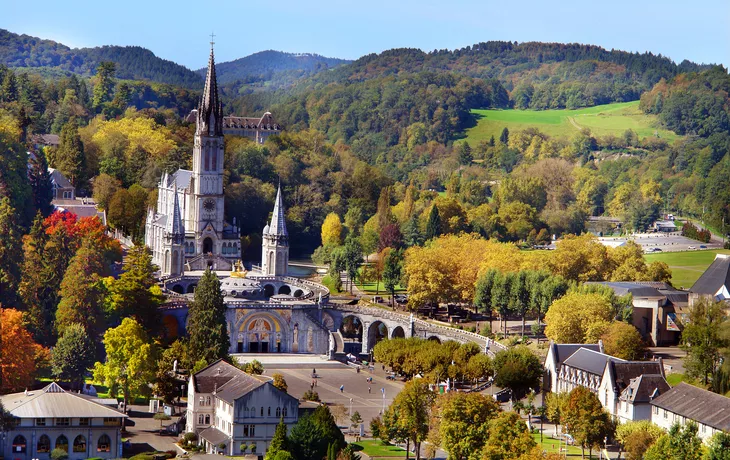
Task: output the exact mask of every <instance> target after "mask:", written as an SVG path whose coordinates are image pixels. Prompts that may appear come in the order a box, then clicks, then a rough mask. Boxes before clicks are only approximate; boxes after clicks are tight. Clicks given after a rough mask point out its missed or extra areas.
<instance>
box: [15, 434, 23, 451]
mask: <svg viewBox="0 0 730 460" xmlns="http://www.w3.org/2000/svg"><path fill="white" fill-rule="evenodd" d="M25 450H26V445H25V437H23V436H21V435H18V436H16V437H15V439H13V452H14V453H16V454H24V453H25Z"/></svg>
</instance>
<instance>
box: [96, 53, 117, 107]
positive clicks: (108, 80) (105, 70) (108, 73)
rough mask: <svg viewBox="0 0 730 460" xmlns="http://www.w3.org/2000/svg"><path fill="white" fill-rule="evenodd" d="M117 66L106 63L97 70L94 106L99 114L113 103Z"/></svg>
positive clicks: (102, 63) (101, 64)
mask: <svg viewBox="0 0 730 460" xmlns="http://www.w3.org/2000/svg"><path fill="white" fill-rule="evenodd" d="M115 72H116V64H114V63H113V62H108V61H104V62H101V63H99V66H98V67H97V68H96V84H95V85H94V92H93V99H92V106H93V107H94V109H96V111H97V113H98V112H101V110H102V109H103V108H104V106H105V105H106V104H107V103H108V102H111V100H112V97H113V95H114V73H115Z"/></svg>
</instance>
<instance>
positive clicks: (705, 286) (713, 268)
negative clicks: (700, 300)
mask: <svg viewBox="0 0 730 460" xmlns="http://www.w3.org/2000/svg"><path fill="white" fill-rule="evenodd" d="M723 256H724V257H723ZM727 286H730V257H727V256H725V255H724V254H718V255H717V256H715V260H714V261H712V264H710V266H709V267H707V270H705V272H704V273H703V274H702V276H700V278H699V279H698V280H697V281H695V284H693V285H692V287H691V288H689V292H693V293H696V294H704V295H712V296H714V295H716V294H717V293H718V292H719V291H720V290H721V289H722V288H723V287H727Z"/></svg>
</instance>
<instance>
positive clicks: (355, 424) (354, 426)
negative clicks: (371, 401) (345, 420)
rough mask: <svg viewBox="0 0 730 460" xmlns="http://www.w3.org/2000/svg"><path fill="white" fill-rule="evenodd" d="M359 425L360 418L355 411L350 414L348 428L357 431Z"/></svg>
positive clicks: (358, 413)
mask: <svg viewBox="0 0 730 460" xmlns="http://www.w3.org/2000/svg"><path fill="white" fill-rule="evenodd" d="M361 423H362V416H361V415H360V412H358V411H355V413H354V414H352V417H350V427H351V428H352V429H354V430H357V429H358V427H359V426H360V424H361Z"/></svg>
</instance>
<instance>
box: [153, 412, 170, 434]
mask: <svg viewBox="0 0 730 460" xmlns="http://www.w3.org/2000/svg"><path fill="white" fill-rule="evenodd" d="M152 418H153V419H154V420H159V421H160V431H162V422H164V421H167V420H170V419H171V417H170V416H169V415H167V414H166V413H164V412H157V413H156V414H155V415H154V416H153V417H152Z"/></svg>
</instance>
